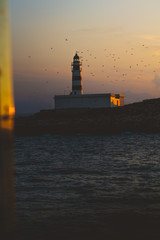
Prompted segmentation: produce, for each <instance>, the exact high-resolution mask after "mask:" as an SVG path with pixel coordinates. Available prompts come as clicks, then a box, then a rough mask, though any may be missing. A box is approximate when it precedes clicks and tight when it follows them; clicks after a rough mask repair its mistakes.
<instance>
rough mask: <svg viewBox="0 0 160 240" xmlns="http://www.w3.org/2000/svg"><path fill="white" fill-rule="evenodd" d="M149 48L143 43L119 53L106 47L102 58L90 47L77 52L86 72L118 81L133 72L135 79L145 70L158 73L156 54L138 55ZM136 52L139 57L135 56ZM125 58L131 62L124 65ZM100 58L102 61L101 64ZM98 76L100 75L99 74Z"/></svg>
mask: <svg viewBox="0 0 160 240" xmlns="http://www.w3.org/2000/svg"><path fill="white" fill-rule="evenodd" d="M65 42H66V43H67V42H69V40H68V38H65ZM149 48H150V47H149V46H148V45H145V44H141V45H139V46H138V49H135V48H133V47H131V48H129V49H126V50H123V51H122V54H119V55H118V54H116V53H113V52H110V50H107V49H106V48H105V49H104V50H103V56H102V57H101V59H100V57H99V56H96V55H95V54H94V51H91V50H89V49H86V50H83V51H77V53H78V54H79V56H80V59H81V62H82V63H83V68H84V69H85V72H87V73H89V75H90V77H95V76H96V75H98V74H99V73H100V72H101V73H103V74H104V75H103V79H107V82H109V81H110V82H117V81H127V80H129V78H130V74H132V77H133V76H134V79H137V80H140V79H141V78H142V77H143V74H144V73H145V71H149V72H150V73H151V72H152V73H153V74H156V71H157V70H156V68H157V69H158V67H159V66H158V65H157V66H156V64H160V59H158V60H157V62H155V65H154V66H153V62H152V61H151V57H154V55H152V56H149V55H148V58H146V57H144V58H143V59H142V58H141V57H138V56H139V51H144V50H145V51H148V50H149ZM50 50H51V51H52V52H54V49H53V47H50ZM136 54H137V58H136V57H135V55H136ZM120 55H121V56H120ZM28 58H29V59H31V56H30V55H29V56H28ZM102 59H103V60H102ZM125 59H130V62H131V63H129V60H126V64H125V66H124V61H125ZM99 60H100V61H101V65H100V61H99ZM102 61H103V62H102ZM127 61H128V62H127ZM146 61H147V63H146ZM151 62H152V63H151ZM154 67H156V68H154ZM44 71H45V72H47V68H46V67H45V68H44ZM56 74H57V75H58V74H60V72H59V71H57V72H56ZM116 74H117V75H116ZM97 78H99V77H98V76H97ZM101 78H102V75H101Z"/></svg>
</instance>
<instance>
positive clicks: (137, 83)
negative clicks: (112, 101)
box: [10, 0, 160, 113]
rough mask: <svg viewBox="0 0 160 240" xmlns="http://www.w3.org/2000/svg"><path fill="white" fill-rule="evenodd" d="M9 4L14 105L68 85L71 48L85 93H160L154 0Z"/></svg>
mask: <svg viewBox="0 0 160 240" xmlns="http://www.w3.org/2000/svg"><path fill="white" fill-rule="evenodd" d="M10 12H11V28H12V29H11V30H12V32H11V34H12V61H13V79H14V91H15V102H16V112H17V113H33V112H37V111H39V110H40V109H48V108H49V109H50V108H53V107H54V101H53V97H54V95H55V94H69V93H70V92H71V84H72V73H71V62H72V60H73V56H74V54H75V52H76V51H78V53H79V56H81V60H82V61H83V62H82V79H83V90H84V93H109V92H112V93H123V94H124V95H125V103H126V104H127V103H131V102H137V101H141V100H143V99H147V98H156V97H160V14H159V12H160V1H159V0H99V1H98V0H81V1H76V0H67V1H66V0H45V1H44V0H27V1H26V0H11V1H10Z"/></svg>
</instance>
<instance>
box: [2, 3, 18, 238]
mask: <svg viewBox="0 0 160 240" xmlns="http://www.w3.org/2000/svg"><path fill="white" fill-rule="evenodd" d="M14 113H15V108H14V100H13V87H12V70H11V47H10V29H9V7H8V0H0V239H2V240H6V239H13V238H14V235H13V233H14V198H15V197H14V175H13V135H12V132H13V127H14V123H13V121H14V120H13V118H14Z"/></svg>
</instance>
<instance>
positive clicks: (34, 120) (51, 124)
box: [15, 98, 160, 136]
mask: <svg viewBox="0 0 160 240" xmlns="http://www.w3.org/2000/svg"><path fill="white" fill-rule="evenodd" d="M125 132H132V133H160V98H157V99H151V100H144V101H143V102H138V103H133V104H129V105H125V106H124V107H118V108H103V109H68V110H41V111H40V112H39V113H36V114H35V115H33V116H30V117H18V118H16V120H15V134H16V135H21V136H25V135H27V136H29V135H42V134H63V135H74V134H92V135H109V134H121V133H125Z"/></svg>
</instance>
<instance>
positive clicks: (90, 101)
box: [55, 53, 124, 109]
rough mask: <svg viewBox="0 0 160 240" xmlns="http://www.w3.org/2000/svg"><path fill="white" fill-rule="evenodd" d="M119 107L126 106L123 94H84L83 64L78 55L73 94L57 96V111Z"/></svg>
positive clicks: (73, 68)
mask: <svg viewBox="0 0 160 240" xmlns="http://www.w3.org/2000/svg"><path fill="white" fill-rule="evenodd" d="M118 106H124V95H123V94H113V93H103V94H83V87H82V63H81V62H80V58H79V56H78V55H77V53H76V54H75V56H74V58H73V63H72V92H71V94H70V95H56V96H55V109H71V108H109V107H118Z"/></svg>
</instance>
